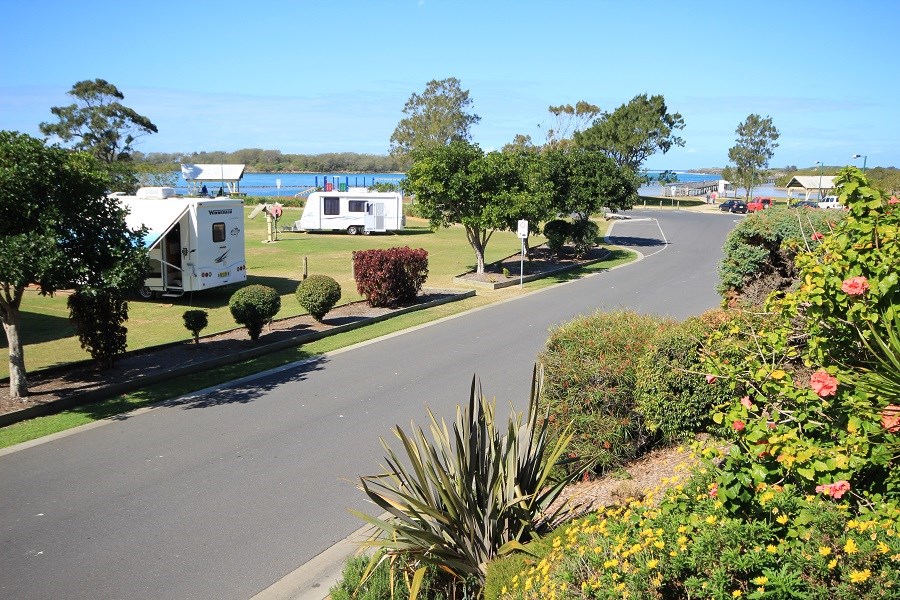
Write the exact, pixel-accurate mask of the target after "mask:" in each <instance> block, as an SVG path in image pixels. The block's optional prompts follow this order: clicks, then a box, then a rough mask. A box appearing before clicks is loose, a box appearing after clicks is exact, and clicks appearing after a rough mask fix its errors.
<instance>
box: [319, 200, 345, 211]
mask: <svg viewBox="0 0 900 600" xmlns="http://www.w3.org/2000/svg"><path fill="white" fill-rule="evenodd" d="M322 200H323V201H324V202H325V206H324V210H323V211H322V213H323V214H326V215H339V214H341V199H340V198H323V199H322Z"/></svg>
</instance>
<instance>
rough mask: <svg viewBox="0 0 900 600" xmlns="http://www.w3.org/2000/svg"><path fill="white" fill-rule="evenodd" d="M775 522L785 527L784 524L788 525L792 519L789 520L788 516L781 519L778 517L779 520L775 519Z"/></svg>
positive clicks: (782, 516)
mask: <svg viewBox="0 0 900 600" xmlns="http://www.w3.org/2000/svg"><path fill="white" fill-rule="evenodd" d="M775 520H776V521H778V522H779V523H781V524H782V525H784V524H785V523H787V522H788V521H789V520H790V519H789V518H788V516H787V515H781V516H780V517H778V518H777V519H775Z"/></svg>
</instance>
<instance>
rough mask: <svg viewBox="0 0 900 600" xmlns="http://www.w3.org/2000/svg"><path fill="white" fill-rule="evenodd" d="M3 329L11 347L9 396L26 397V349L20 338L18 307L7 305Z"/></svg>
mask: <svg viewBox="0 0 900 600" xmlns="http://www.w3.org/2000/svg"><path fill="white" fill-rule="evenodd" d="M3 330H4V331H5V332H6V341H7V346H8V347H9V397H10V398H24V397H25V396H27V395H28V380H27V379H26V378H25V350H24V348H23V347H22V342H21V340H19V308H18V307H12V306H7V307H6V319H5V320H4V321H3Z"/></svg>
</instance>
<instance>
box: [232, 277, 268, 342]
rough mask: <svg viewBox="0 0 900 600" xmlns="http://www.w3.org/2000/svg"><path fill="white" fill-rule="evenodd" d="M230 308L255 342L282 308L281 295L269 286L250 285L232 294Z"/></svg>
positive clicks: (238, 322) (236, 320) (237, 321)
mask: <svg viewBox="0 0 900 600" xmlns="http://www.w3.org/2000/svg"><path fill="white" fill-rule="evenodd" d="M228 308H229V309H230V310H231V316H232V317H234V321H235V322H236V323H237V324H238V325H244V326H246V327H247V333H249V334H250V339H251V340H253V341H254V342H255V341H256V340H258V339H259V334H260V333H262V328H263V326H264V325H265V324H266V323H268V322H270V321H271V320H272V317H274V316H275V315H276V314H278V311H279V310H280V309H281V296H279V295H278V292H276V291H275V289H274V288H271V287H269V286H266V285H248V286H246V287H243V288H241V289H239V290H238V291H236V292H235V293H234V294H232V295H231V298H230V299H229V300H228Z"/></svg>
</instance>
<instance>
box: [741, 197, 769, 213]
mask: <svg viewBox="0 0 900 600" xmlns="http://www.w3.org/2000/svg"><path fill="white" fill-rule="evenodd" d="M770 206H772V199H771V198H760V197H758V196H757V197H756V198H754V199H753V201H752V202H748V203H747V210H748V211H750V212H756V211H758V210H763V209H766V208H769V207H770Z"/></svg>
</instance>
